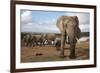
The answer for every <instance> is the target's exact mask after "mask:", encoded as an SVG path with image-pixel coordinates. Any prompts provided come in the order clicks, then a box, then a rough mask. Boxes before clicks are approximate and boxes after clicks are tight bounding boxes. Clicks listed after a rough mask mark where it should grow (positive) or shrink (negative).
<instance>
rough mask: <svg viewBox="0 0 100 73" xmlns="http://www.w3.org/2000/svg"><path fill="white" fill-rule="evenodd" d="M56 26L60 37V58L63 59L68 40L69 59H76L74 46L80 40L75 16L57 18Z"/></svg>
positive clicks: (79, 31)
mask: <svg viewBox="0 0 100 73" xmlns="http://www.w3.org/2000/svg"><path fill="white" fill-rule="evenodd" d="M56 26H57V27H58V29H59V30H60V32H61V34H62V36H61V53H60V57H62V58H64V46H65V42H66V40H67V38H68V41H69V44H70V56H69V57H70V58H73V59H74V58H76V56H75V45H76V42H77V39H79V38H80V33H81V30H80V28H79V20H78V17H77V16H61V17H60V18H58V20H57V23H56Z"/></svg>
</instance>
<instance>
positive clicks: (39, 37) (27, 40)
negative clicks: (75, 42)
mask: <svg viewBox="0 0 100 73" xmlns="http://www.w3.org/2000/svg"><path fill="white" fill-rule="evenodd" d="M58 41H59V40H58V39H57V37H56V34H54V33H48V34H47V33H44V34H43V33H41V34H32V33H27V34H26V35H24V36H23V38H22V44H23V46H26V47H35V46H46V45H49V46H50V45H51V46H56V45H57V44H58ZM59 43H60V42H59ZM57 46H58V45H57Z"/></svg>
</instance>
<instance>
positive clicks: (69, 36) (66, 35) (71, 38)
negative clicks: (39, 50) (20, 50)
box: [23, 16, 81, 59]
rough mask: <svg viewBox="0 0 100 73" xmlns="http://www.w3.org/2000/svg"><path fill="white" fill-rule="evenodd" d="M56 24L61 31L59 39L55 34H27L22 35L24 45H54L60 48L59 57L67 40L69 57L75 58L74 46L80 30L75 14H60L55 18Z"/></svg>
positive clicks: (62, 53) (62, 54)
mask: <svg viewBox="0 0 100 73" xmlns="http://www.w3.org/2000/svg"><path fill="white" fill-rule="evenodd" d="M56 26H57V28H58V29H59V31H60V33H61V37H60V39H59V38H57V37H56V35H55V34H39V35H34V34H27V35H25V36H24V37H23V41H24V45H25V46H45V45H55V46H56V47H59V48H60V55H59V56H60V57H61V58H64V57H65V55H64V46H65V42H66V41H67V40H68V42H69V44H70V56H69V57H70V58H72V59H74V58H76V55H75V46H76V42H77V40H78V39H79V38H80V33H81V30H80V28H79V20H78V17H77V16H61V17H59V18H58V19H57V22H56Z"/></svg>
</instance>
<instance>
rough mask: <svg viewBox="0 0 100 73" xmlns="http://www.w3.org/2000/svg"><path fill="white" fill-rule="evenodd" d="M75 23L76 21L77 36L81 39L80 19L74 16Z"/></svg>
mask: <svg viewBox="0 0 100 73" xmlns="http://www.w3.org/2000/svg"><path fill="white" fill-rule="evenodd" d="M74 18H75V21H76V35H77V38H78V39H79V38H80V37H81V29H80V28H79V19H78V17H77V16H74Z"/></svg>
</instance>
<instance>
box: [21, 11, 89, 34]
mask: <svg viewBox="0 0 100 73" xmlns="http://www.w3.org/2000/svg"><path fill="white" fill-rule="evenodd" d="M20 13H21V32H44V33H48V32H49V33H50V32H51V33H60V31H59V29H58V28H57V27H56V21H57V19H58V18H59V17H60V16H62V15H66V16H78V18H79V27H80V29H81V31H82V32H89V30H90V28H89V25H90V14H89V13H76V12H61V11H58V12H54V11H30V10H21V11H20Z"/></svg>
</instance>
